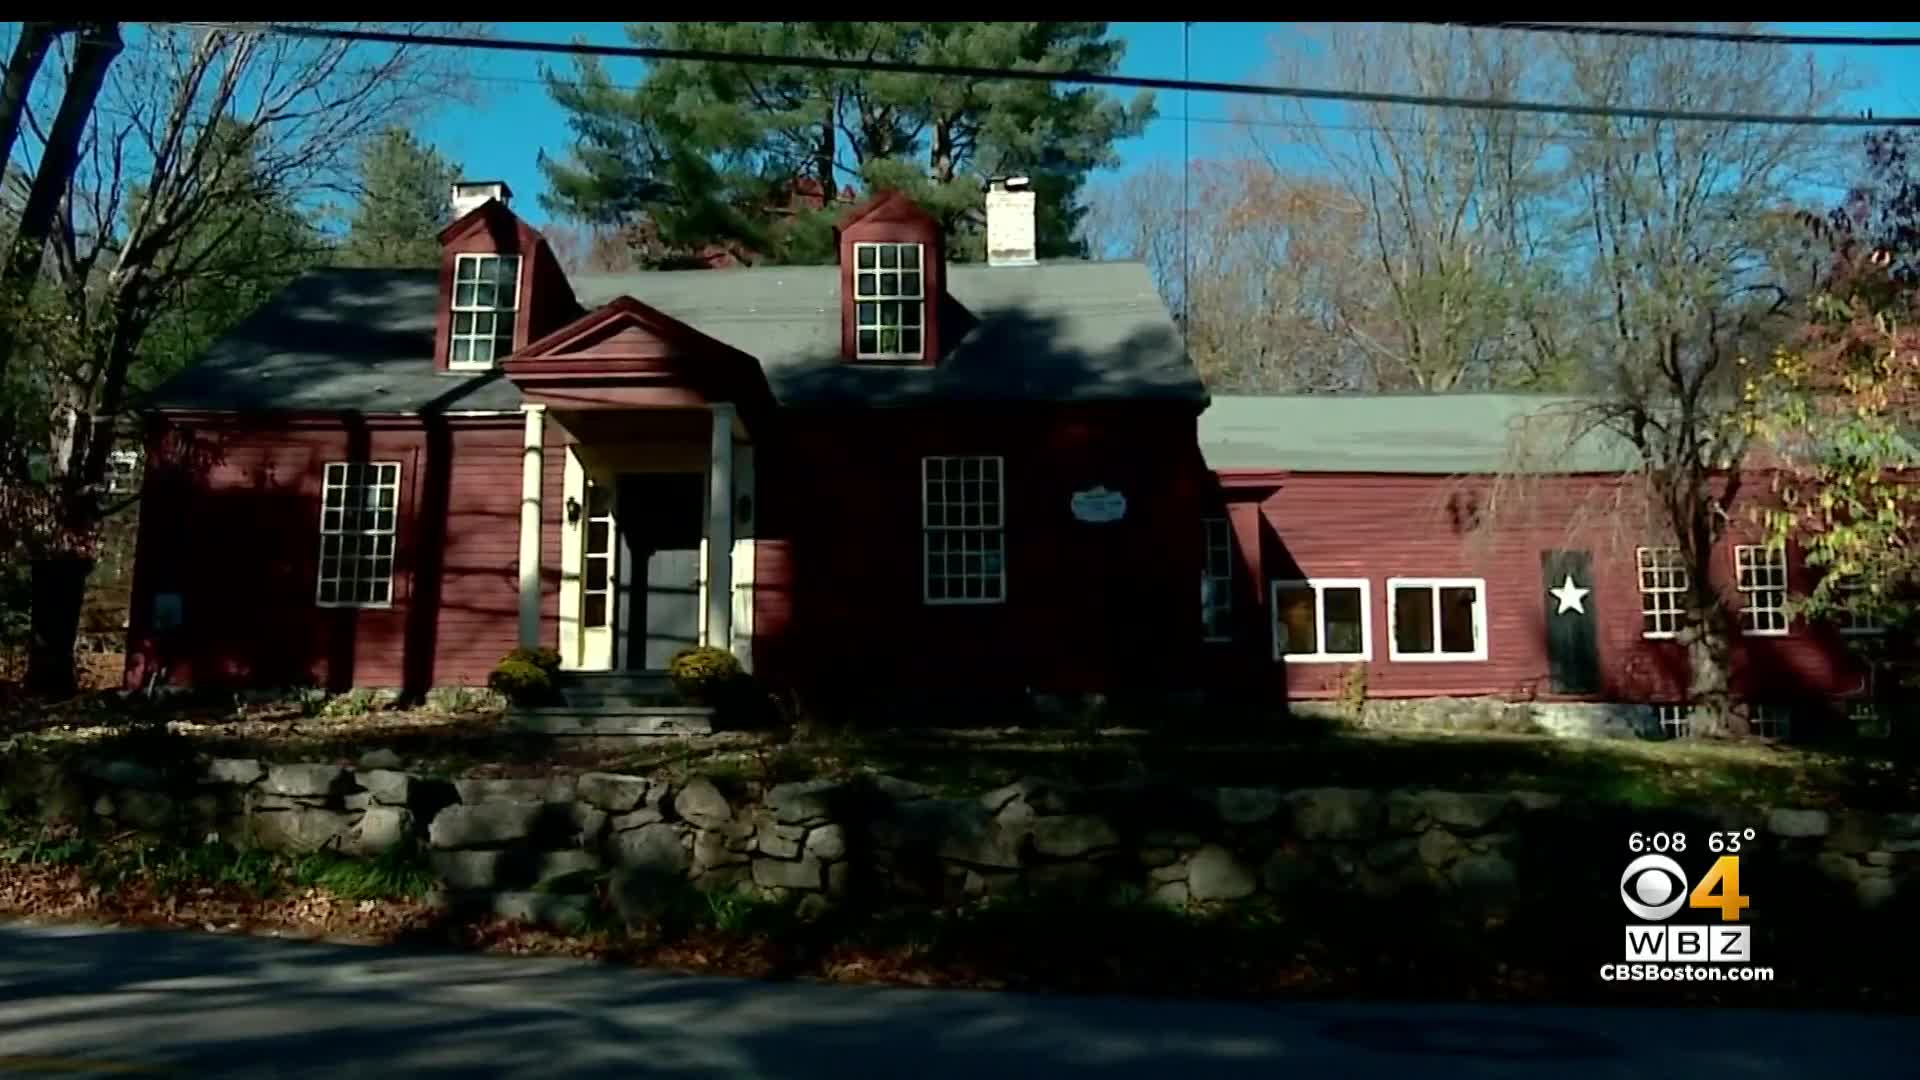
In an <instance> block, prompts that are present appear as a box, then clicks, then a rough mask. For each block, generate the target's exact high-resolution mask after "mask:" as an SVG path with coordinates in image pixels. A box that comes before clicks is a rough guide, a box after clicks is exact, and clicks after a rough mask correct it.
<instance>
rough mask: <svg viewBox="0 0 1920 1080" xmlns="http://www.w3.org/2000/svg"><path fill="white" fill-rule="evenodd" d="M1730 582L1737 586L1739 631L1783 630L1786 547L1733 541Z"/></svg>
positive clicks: (1775, 632)
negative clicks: (1732, 580) (1731, 580)
mask: <svg viewBox="0 0 1920 1080" xmlns="http://www.w3.org/2000/svg"><path fill="white" fill-rule="evenodd" d="M1733 572H1734V584H1736V585H1737V586H1739V589H1740V629H1741V631H1742V632H1743V633H1747V634H1754V635H1759V636H1765V637H1778V636H1779V635H1781V634H1784V633H1786V632H1787V549H1786V547H1785V545H1782V544H1736V545H1734V548H1733Z"/></svg>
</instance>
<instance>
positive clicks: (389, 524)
mask: <svg viewBox="0 0 1920 1080" xmlns="http://www.w3.org/2000/svg"><path fill="white" fill-rule="evenodd" d="M399 505H400V464H399V462H393V461H375V462H365V463H362V462H341V461H334V462H329V463H328V464H327V470H326V475H325V479H324V482H323V484H322V486H321V497H320V573H319V581H318V583H317V584H316V585H315V589H314V600H315V602H316V603H318V604H319V605H320V606H321V607H374V608H382V607H387V606H389V605H391V604H392V603H393V545H394V536H395V533H396V531H397V529H396V525H397V519H398V516H399Z"/></svg>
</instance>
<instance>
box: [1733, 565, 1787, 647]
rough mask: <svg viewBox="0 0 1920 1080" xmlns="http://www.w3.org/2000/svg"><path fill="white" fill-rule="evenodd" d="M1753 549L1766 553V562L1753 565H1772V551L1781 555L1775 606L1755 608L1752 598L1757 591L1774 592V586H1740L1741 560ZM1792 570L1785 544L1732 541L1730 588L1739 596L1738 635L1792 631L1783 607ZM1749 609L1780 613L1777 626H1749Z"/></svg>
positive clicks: (1785, 609)
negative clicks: (1778, 595)
mask: <svg viewBox="0 0 1920 1080" xmlns="http://www.w3.org/2000/svg"><path fill="white" fill-rule="evenodd" d="M1754 552H1762V553H1765V554H1766V555H1767V560H1768V561H1767V562H1766V563H1764V564H1756V565H1764V566H1767V567H1769V568H1770V567H1771V566H1772V557H1771V556H1772V553H1774V552H1778V553H1779V555H1780V589H1779V593H1780V603H1779V605H1778V606H1767V607H1755V606H1754V604H1753V600H1754V597H1755V596H1756V595H1757V594H1759V593H1770V592H1773V591H1774V589H1773V588H1772V587H1771V586H1768V587H1766V588H1754V589H1743V588H1741V587H1740V559H1741V557H1742V556H1743V555H1745V556H1748V557H1751V555H1752V553H1754ZM1791 572H1792V570H1791V564H1790V563H1788V562H1787V548H1786V545H1785V544H1735V545H1733V591H1734V592H1736V593H1738V594H1739V595H1740V636H1741V637H1786V636H1787V635H1788V633H1789V632H1791V630H1792V628H1793V620H1792V619H1790V618H1788V617H1787V607H1786V604H1787V595H1788V594H1787V589H1788V587H1789V585H1790V584H1791V581H1790V579H1789V574H1790V573H1791ZM1749 611H1753V612H1762V611H1766V612H1777V613H1778V614H1779V615H1780V626H1779V628H1778V629H1766V630H1750V629H1748V628H1747V625H1746V622H1747V612H1749Z"/></svg>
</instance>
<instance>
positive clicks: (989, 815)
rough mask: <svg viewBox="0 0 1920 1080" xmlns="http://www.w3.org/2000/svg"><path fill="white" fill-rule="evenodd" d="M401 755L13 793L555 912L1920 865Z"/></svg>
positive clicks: (1811, 828) (239, 765) (1614, 833)
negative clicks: (655, 887)
mask: <svg viewBox="0 0 1920 1080" xmlns="http://www.w3.org/2000/svg"><path fill="white" fill-rule="evenodd" d="M397 764H398V763H397V762H396V761H393V760H391V759H388V760H379V759H375V760H370V761H367V762H364V763H363V764H362V766H361V767H358V768H344V767H341V766H337V765H325V764H279V765H271V764H263V763H261V762H258V761H251V760H231V759H229V760H215V761H212V762H210V763H207V764H205V765H204V766H203V767H200V768H198V769H197V770H196V771H195V772H194V773H193V774H192V775H187V776H180V775H174V776H171V777H169V776H167V775H165V774H163V773H161V772H158V771H156V770H154V769H152V768H149V767H148V766H145V765H142V764H139V763H136V762H126V761H94V762H87V763H81V764H80V765H79V766H78V767H73V768H65V767H55V766H51V765H46V764H41V765H38V766H34V767H32V770H30V771H32V772H33V775H31V776H27V777H22V776H19V775H15V776H14V777H13V778H12V780H11V783H10V785H9V789H8V790H11V791H13V792H16V793H18V792H19V791H21V790H22V782H23V780H24V781H25V783H26V785H27V787H28V788H29V789H30V790H32V791H33V792H34V795H33V800H34V801H35V802H36V803H37V807H38V811H39V813H40V814H41V815H42V816H44V817H47V818H63V819H68V820H76V821H81V822H92V823H95V824H98V825H102V826H107V827H125V828H136V829H143V830H154V831H164V830H175V831H177V832H182V833H185V834H186V835H192V836H203V835H207V834H210V833H211V834H218V835H219V836H221V837H223V838H225V839H228V840H230V841H232V842H235V843H238V844H254V845H259V846H262V847H267V848H272V849H277V850H290V851H310V850H317V849H321V848H333V849H337V850H340V851H342V852H345V853H349V854H358V855H372V854H377V853H379V852H382V851H385V850H387V849H389V848H392V847H394V846H396V845H400V844H417V845H419V846H420V847H422V848H424V850H425V851H426V855H427V858H428V859H429V860H430V861H431V863H432V865H433V866H434V868H435V869H436V870H437V871H438V873H439V874H440V876H441V877H442V878H443V879H444V881H445V883H446V885H447V888H448V893H449V896H450V897H453V898H456V899H460V898H466V899H475V900H485V901H487V902H489V903H492V904H493V905H494V906H495V908H496V909H497V910H501V911H503V912H506V913H508V914H513V915H519V916H523V917H529V918H536V919H557V918H562V917H565V916H567V915H569V914H575V913H578V911H580V910H582V909H583V905H584V903H585V901H584V899H583V898H581V897H579V896H566V895H560V894H556V893H553V892H551V891H543V890H539V889H537V888H536V886H538V885H540V883H542V882H550V881H552V880H554V879H556V878H559V877H562V876H565V875H575V876H577V872H579V871H599V870H607V871H610V872H612V879H613V881H614V883H615V885H616V888H615V890H614V892H615V896H616V899H618V898H620V897H622V896H628V897H631V896H636V895H639V893H638V892H636V890H638V889H644V887H645V886H646V884H647V883H648V882H653V881H658V880H660V879H662V878H666V879H680V880H686V881H690V882H692V884H694V885H695V886H697V887H699V888H702V889H708V890H716V889H737V890H747V891H753V892H757V893H759V894H761V895H764V896H769V897H776V898H797V899H799V900H800V901H801V902H802V903H803V904H805V905H807V906H809V907H812V908H815V909H819V908H822V907H824V906H826V905H828V904H830V903H833V902H836V901H839V900H843V899H856V900H861V901H865V902H884V903H901V902H922V903H942V904H950V903H959V902H964V901H966V900H969V899H972V898H977V897H981V896H987V895H992V894H996V893H1001V892H1004V891H1006V890H1009V889H1013V888H1016V887H1025V888H1029V889H1035V890H1052V889H1066V890H1083V891H1084V890H1093V891H1106V892H1111V891H1113V890H1119V889H1130V890H1138V891H1139V892H1141V893H1144V894H1147V895H1150V896H1152V897H1154V898H1156V899H1158V900H1161V901H1163V902H1166V903H1170V904H1192V903H1210V902H1217V901H1232V900H1239V899H1242V898H1246V897H1251V896H1255V895H1257V894H1262V893H1265V894H1276V895H1285V894H1288V893H1290V892H1293V891H1296V890H1306V889H1313V890H1335V891H1343V892H1357V893H1361V894H1365V895H1368V896H1373V897H1395V896H1399V895H1401V894H1405V893H1413V892H1417V893H1422V894H1441V895H1446V894H1453V895H1460V896H1468V897H1471V898H1472V899H1473V902H1474V903H1476V904H1479V905H1486V906H1500V905H1502V904H1506V903H1509V902H1520V901H1523V900H1525V899H1526V898H1528V897H1538V896H1548V895H1560V896H1572V895H1575V894H1577V895H1578V896H1579V897H1581V898H1582V902H1594V903H1602V904H1613V906H1614V910H1615V911H1617V910H1618V905H1617V903H1616V902H1614V901H1612V900H1611V899H1610V898H1611V894H1612V891H1613V890H1616V889H1617V888H1618V882H1617V875H1618V874H1619V873H1620V871H1621V870H1622V869H1623V868H1624V866H1625V862H1626V860H1627V858H1628V853H1627V846H1626V842H1627V836H1628V834H1629V833H1630V832H1633V831H1641V832H1650V831H1653V830H1655V829H1684V830H1685V831H1687V832H1688V833H1689V836H1690V839H1691V842H1692V843H1694V844H1695V845H1703V844H1705V843H1706V834H1707V833H1708V832H1709V831H1710V830H1713V829H1743V828H1747V827H1752V828H1754V829H1756V831H1757V833H1758V836H1757V838H1756V839H1755V840H1754V841H1753V842H1752V843H1751V844H1749V845H1748V851H1749V853H1750V857H1751V858H1753V859H1755V860H1765V861H1767V862H1769V863H1778V864H1786V865H1791V866H1794V867H1799V868H1802V869H1804V870H1805V871H1806V872H1807V875H1808V876H1809V877H1810V878H1817V879H1818V880H1819V881H1821V882H1823V883H1825V887H1828V888H1830V889H1831V890H1832V891H1833V895H1834V896H1845V895H1848V894H1851V896H1852V898H1853V899H1854V900H1855V901H1857V902H1858V903H1859V904H1861V905H1865V906H1877V905H1879V904H1882V903H1884V902H1886V901H1887V900H1889V899H1891V898H1893V897H1895V896H1896V895H1898V894H1902V893H1906V892H1909V891H1911V890H1912V889H1914V888H1915V880H1914V879H1915V877H1916V871H1917V870H1920V814H1884V815H1877V814H1866V813H1853V812H1836V813H1832V814H1829V813H1828V812H1826V811H1820V810H1800V809H1777V810H1771V811H1735V812H1729V813H1724V814H1686V813H1680V812H1675V811H1666V812H1658V813H1646V812H1638V811H1634V810H1632V809H1631V808H1623V807H1615V806H1602V805H1597V804H1578V803H1569V802H1566V801H1564V800H1562V799H1561V798H1559V797H1557V796H1553V795H1548V794H1543V793H1539V792H1526V791H1515V792H1494V793H1481V792H1449V791H1410V790H1395V791H1376V790H1369V789H1358V788H1311V789H1299V790H1282V789H1278V788H1262V787H1228V788H1191V787H1179V786H1171V785H1165V784H1133V785H1121V786H1111V787H1103V788H1092V789H1079V788H1068V787H1063V786H1059V785H1055V784H1051V783H1047V782H1044V781H1038V780H1028V781H1022V782H1020V783H1016V784H1012V785H1009V786H1007V787H1003V788H1000V789H998V790H996V791H992V792H989V793H987V794H985V795H981V796H977V797H967V798H948V797H936V796H935V795H934V794H932V793H930V792H928V791H926V790H925V789H922V788H920V787H918V786H916V785H914V784H911V783H907V782H904V781H901V780H897V779H893V778H890V777H886V776H877V775H868V776H861V777H857V778H854V779H851V780H821V781H813V782H807V783H788V784H780V785H776V786H772V787H764V788H763V787H761V786H758V785H752V784H746V785H737V786H728V785H723V784H722V783H717V782H716V781H715V780H714V779H710V778H707V777H700V776H695V777H692V778H689V779H683V780H678V781H669V780H665V779H660V778H656V777H643V776H621V775H613V774H607V773H589V774H585V775H581V776H577V777H574V776H553V777H542V778H537V779H515V780H498V779H468V780H443V779H434V778H430V777H424V776H420V775H416V774H412V773H408V772H406V771H403V770H401V769H398V768H395V767H392V766H395V765H397ZM17 797H18V796H17V794H16V799H17ZM1696 850H1697V848H1696ZM1771 880H1772V881H1773V882H1774V883H1778V882H1780V881H1782V880H1784V878H1783V877H1782V876H1780V875H1772V878H1771Z"/></svg>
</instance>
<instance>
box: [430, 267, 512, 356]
mask: <svg viewBox="0 0 1920 1080" xmlns="http://www.w3.org/2000/svg"><path fill="white" fill-rule="evenodd" d="M519 311H520V256H518V255H456V256H454V262H453V332H452V334H451V335H450V338H449V340H450V343H451V344H450V347H451V349H452V350H453V351H452V353H451V354H450V355H449V356H448V358H447V366H448V367H450V368H460V369H473V368H488V367H492V366H493V362H494V361H495V360H497V359H499V358H501V357H503V356H506V355H507V354H508V353H510V352H512V351H513V322H514V319H515V318H516V317H517V316H518V314H519Z"/></svg>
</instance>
